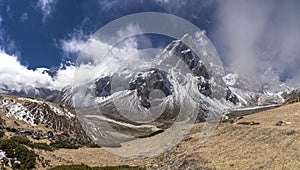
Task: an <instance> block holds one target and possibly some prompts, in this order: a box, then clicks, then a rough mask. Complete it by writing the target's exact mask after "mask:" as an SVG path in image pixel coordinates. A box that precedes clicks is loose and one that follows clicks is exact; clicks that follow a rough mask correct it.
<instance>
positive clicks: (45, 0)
mask: <svg viewBox="0 0 300 170" xmlns="http://www.w3.org/2000/svg"><path fill="white" fill-rule="evenodd" d="M56 3H57V0H39V1H38V2H37V4H36V5H37V7H38V8H39V9H40V10H41V12H42V13H43V20H44V19H45V18H46V17H47V16H49V15H50V14H51V12H53V10H54V6H55V5H56Z"/></svg>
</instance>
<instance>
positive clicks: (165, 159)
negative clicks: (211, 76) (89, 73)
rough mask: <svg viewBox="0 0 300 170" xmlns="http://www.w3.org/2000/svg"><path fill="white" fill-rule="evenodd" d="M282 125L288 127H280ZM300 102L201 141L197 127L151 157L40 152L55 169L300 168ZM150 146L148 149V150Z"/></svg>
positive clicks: (231, 124) (238, 121) (98, 151)
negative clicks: (78, 166)
mask: <svg viewBox="0 0 300 170" xmlns="http://www.w3.org/2000/svg"><path fill="white" fill-rule="evenodd" d="M278 121H282V122H283V125H282V126H276V125H275V124H276V123H277V122H278ZM299 125H300V103H295V104H291V105H285V106H282V107H278V108H275V109H271V110H267V111H263V112H259V113H255V114H252V115H248V116H244V117H240V118H235V119H234V120H232V121H228V122H223V123H220V124H219V126H218V128H217V129H216V130H215V132H214V134H213V135H212V136H211V137H210V138H209V139H208V140H207V141H206V142H204V143H201V142H199V134H200V131H201V128H202V127H203V123H198V124H195V125H194V126H193V128H192V130H191V131H190V133H189V135H188V136H186V137H185V139H184V140H183V141H182V142H180V143H179V144H178V145H177V146H175V147H174V148H172V149H170V150H169V151H167V152H164V153H162V154H160V155H158V156H154V157H151V158H145V157H144V158H143V157H141V158H134V159H133V158H122V157H120V156H117V155H114V154H112V153H110V152H108V151H107V150H106V149H104V148H85V147H84V148H79V149H76V150H70V149H59V150H55V151H53V152H47V151H39V155H40V156H43V157H44V158H45V159H48V160H50V161H51V165H52V166H56V165H63V164H64V165H66V164H86V165H89V166H117V165H130V166H140V167H147V168H151V169H202V168H203V169H300V127H299ZM145 147H147V146H145Z"/></svg>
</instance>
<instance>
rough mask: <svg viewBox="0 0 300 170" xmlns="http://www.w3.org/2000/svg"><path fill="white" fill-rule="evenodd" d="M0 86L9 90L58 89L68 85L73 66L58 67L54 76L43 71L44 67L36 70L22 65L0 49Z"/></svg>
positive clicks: (71, 78) (71, 76) (71, 77)
mask: <svg viewBox="0 0 300 170" xmlns="http://www.w3.org/2000/svg"><path fill="white" fill-rule="evenodd" d="M0 61H1V62H0V82H1V83H0V87H8V88H9V89H10V90H17V91H20V90H21V89H24V88H25V89H26V88H32V87H33V88H42V87H46V88H50V89H56V90H59V89H61V88H63V87H65V86H67V85H70V84H71V82H72V80H73V74H74V70H75V67H74V66H68V67H67V68H66V69H60V70H58V72H57V76H55V77H54V78H52V77H50V76H49V75H48V74H44V73H43V71H44V70H47V69H46V68H38V69H36V70H31V69H28V68H27V67H25V66H23V65H22V64H21V63H20V62H19V61H18V59H17V57H15V56H11V55H8V54H6V53H5V52H4V51H0Z"/></svg>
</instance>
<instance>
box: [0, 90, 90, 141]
mask: <svg viewBox="0 0 300 170" xmlns="http://www.w3.org/2000/svg"><path fill="white" fill-rule="evenodd" d="M0 112H1V113H2V115H5V116H6V117H12V118H15V119H17V120H21V121H24V122H25V123H27V124H29V125H31V126H33V127H35V126H38V125H43V126H45V127H47V128H51V129H53V130H54V131H62V132H65V133H67V134H70V135H74V136H76V137H78V138H81V139H86V140H88V139H89V138H88V137H87V136H86V134H85V132H84V131H83V129H82V127H81V125H80V123H79V121H78V119H77V116H76V114H75V113H74V111H72V110H69V109H67V108H63V107H60V106H57V105H55V104H52V103H50V102H46V101H43V100H38V99H31V98H23V97H15V96H9V95H0Z"/></svg>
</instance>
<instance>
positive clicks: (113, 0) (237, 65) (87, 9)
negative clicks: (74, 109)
mask: <svg viewBox="0 0 300 170" xmlns="http://www.w3.org/2000/svg"><path fill="white" fill-rule="evenodd" d="M299 8H300V1H298V0H285V1H281V0H266V1H261V0H252V1H248V0H185V1H183V0H26V1H21V0H0V49H1V54H2V55H3V58H0V60H2V61H0V62H1V63H2V64H3V66H5V65H8V64H9V63H10V64H11V63H14V64H11V65H15V66H17V65H18V67H19V70H26V71H28V74H29V73H31V72H34V71H35V70H38V69H39V68H41V67H46V68H50V67H52V66H60V65H61V63H63V64H64V63H66V61H68V60H70V61H71V62H74V61H75V60H76V56H77V55H78V52H79V51H80V49H81V48H82V46H83V45H84V43H85V41H86V40H87V39H88V38H89V36H90V35H91V34H92V33H94V32H95V31H97V30H98V29H99V28H101V27H102V26H104V25H105V24H107V23H109V22H111V21H113V20H115V19H117V18H120V17H122V16H126V15H129V14H134V13H138V12H164V13H169V14H173V15H176V16H179V17H182V18H184V19H186V20H188V21H190V22H191V23H193V24H195V25H196V26H198V27H199V28H200V29H203V30H205V31H206V32H207V36H208V38H209V39H210V40H211V41H212V43H213V44H214V46H215V48H216V50H217V51H218V53H219V55H220V58H221V60H222V61H223V63H224V66H225V68H226V69H227V70H228V71H229V72H236V73H239V74H244V75H251V76H254V77H256V79H259V80H260V81H264V83H268V82H272V83H273V84H279V83H281V82H286V83H289V84H291V85H299V84H300V74H299V73H300V65H299V64H298V63H300V48H299V46H300V29H299V28H300V20H299V18H300V10H299ZM150 40H153V41H152V42H150V43H149V44H151V45H152V46H158V47H163V46H165V45H166V44H167V43H168V42H170V40H171V39H170V38H166V37H159V36H150ZM141 42H142V41H141ZM139 45H140V46H143V44H139ZM9 57H12V58H13V59H12V60H10V59H9ZM14 57H17V58H16V60H15V59H14ZM4 59H5V60H4ZM15 62H16V63H15ZM1 63H0V67H1ZM3 66H2V67H3ZM3 68H4V67H3ZM64 69H65V68H64ZM7 70H8V69H6V70H4V69H3V70H2V71H1V68H0V74H2V75H10V74H11V75H14V74H13V73H10V74H8V73H7V72H8V71H7ZM11 70H13V68H11ZM23 72H24V71H23ZM3 77H5V76H3ZM270 78H272V80H271V79H270ZM46 79H47V83H49V82H48V78H46ZM0 80H2V79H1V75H0ZM17 80H19V79H16V81H17ZM42 82H44V81H42ZM12 83H15V84H17V83H18V82H12ZM47 83H44V85H45V84H47ZM21 84H22V83H21ZM269 84H270V83H269ZM60 87H61V86H60Z"/></svg>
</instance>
